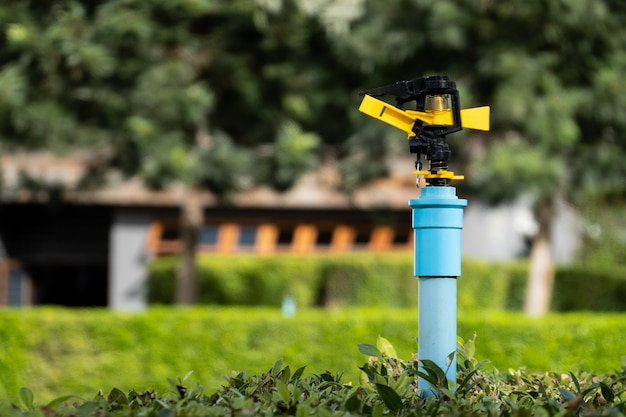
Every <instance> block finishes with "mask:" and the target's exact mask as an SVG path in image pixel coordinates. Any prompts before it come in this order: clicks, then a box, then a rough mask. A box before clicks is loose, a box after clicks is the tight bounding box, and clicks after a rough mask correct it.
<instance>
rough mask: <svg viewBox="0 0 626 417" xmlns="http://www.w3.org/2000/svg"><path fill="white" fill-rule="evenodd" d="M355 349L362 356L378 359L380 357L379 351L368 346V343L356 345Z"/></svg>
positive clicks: (372, 346)
mask: <svg viewBox="0 0 626 417" xmlns="http://www.w3.org/2000/svg"><path fill="white" fill-rule="evenodd" d="M357 347H358V348H359V352H361V353H362V354H364V355H367V356H376V357H378V358H379V357H380V356H381V354H380V350H378V348H376V346H374V345H370V344H369V343H362V344H358V345H357Z"/></svg>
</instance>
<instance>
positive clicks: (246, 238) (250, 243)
mask: <svg viewBox="0 0 626 417" xmlns="http://www.w3.org/2000/svg"><path fill="white" fill-rule="evenodd" d="M256 231H257V228H256V226H240V227H239V241H238V242H237V243H238V246H239V247H240V248H247V249H248V248H249V249H251V248H253V247H254V244H255V243H256Z"/></svg>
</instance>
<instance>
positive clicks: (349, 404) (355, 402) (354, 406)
mask: <svg viewBox="0 0 626 417" xmlns="http://www.w3.org/2000/svg"><path fill="white" fill-rule="evenodd" d="M361 406H362V402H361V399H360V398H359V394H358V393H356V392H355V393H354V394H352V395H351V396H350V397H348V399H347V400H346V404H345V408H346V411H349V412H350V413H355V414H358V413H360V412H361Z"/></svg>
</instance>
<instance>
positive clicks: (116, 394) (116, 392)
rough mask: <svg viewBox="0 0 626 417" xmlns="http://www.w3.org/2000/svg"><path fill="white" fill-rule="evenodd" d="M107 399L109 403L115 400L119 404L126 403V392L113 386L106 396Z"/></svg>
mask: <svg viewBox="0 0 626 417" xmlns="http://www.w3.org/2000/svg"><path fill="white" fill-rule="evenodd" d="M108 400H109V402H110V403H114V402H115V403H117V404H121V405H128V397H126V394H124V392H123V391H122V390H121V389H119V388H113V389H112V390H111V392H110V393H109V396H108Z"/></svg>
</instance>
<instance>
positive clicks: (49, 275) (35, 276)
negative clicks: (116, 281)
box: [27, 265, 108, 307]
mask: <svg viewBox="0 0 626 417" xmlns="http://www.w3.org/2000/svg"><path fill="white" fill-rule="evenodd" d="M27 271H28V274H29V275H30V277H31V279H32V282H33V298H34V300H33V303H34V304H38V305H42V304H43V305H61V306H67V307H104V306H106V305H107V301H108V300H107V275H108V271H107V267H106V265H43V266H35V267H29V268H28V269H27Z"/></svg>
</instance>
